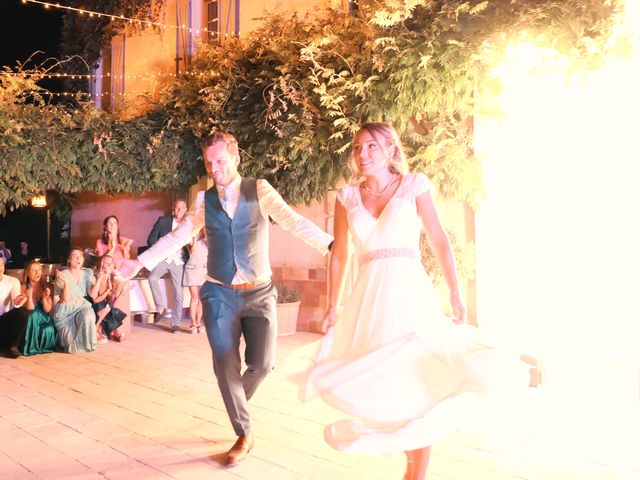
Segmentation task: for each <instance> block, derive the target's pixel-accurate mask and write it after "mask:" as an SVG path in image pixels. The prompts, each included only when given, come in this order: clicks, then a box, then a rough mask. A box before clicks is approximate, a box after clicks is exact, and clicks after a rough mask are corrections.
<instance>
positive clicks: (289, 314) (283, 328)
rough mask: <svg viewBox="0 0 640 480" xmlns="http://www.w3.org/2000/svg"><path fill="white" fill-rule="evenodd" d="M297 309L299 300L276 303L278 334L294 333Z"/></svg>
mask: <svg viewBox="0 0 640 480" xmlns="http://www.w3.org/2000/svg"><path fill="white" fill-rule="evenodd" d="M299 311H300V302H299V301H298V302H291V303H278V304H276V315H277V316H278V336H284V335H293V334H295V333H296V326H297V325H298V312H299Z"/></svg>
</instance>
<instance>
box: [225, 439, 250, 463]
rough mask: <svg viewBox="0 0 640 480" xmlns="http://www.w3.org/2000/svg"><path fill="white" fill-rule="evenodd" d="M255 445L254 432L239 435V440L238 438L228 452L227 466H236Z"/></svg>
mask: <svg viewBox="0 0 640 480" xmlns="http://www.w3.org/2000/svg"><path fill="white" fill-rule="evenodd" d="M253 445H254V443H253V434H251V433H250V434H248V435H242V436H241V437H238V440H236V443H234V444H233V447H231V450H229V453H228V454H227V464H226V465H227V467H234V466H236V465H237V464H238V463H240V462H241V461H242V460H244V457H246V456H247V454H248V453H249V452H250V451H251V449H252V448H253Z"/></svg>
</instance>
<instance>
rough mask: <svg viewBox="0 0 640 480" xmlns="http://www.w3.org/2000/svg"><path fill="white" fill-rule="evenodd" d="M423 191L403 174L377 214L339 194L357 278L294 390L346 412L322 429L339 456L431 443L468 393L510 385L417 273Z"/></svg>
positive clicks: (493, 355)
mask: <svg viewBox="0 0 640 480" xmlns="http://www.w3.org/2000/svg"><path fill="white" fill-rule="evenodd" d="M431 189H432V185H431V183H430V182H429V180H428V179H427V177H426V176H424V175H423V174H411V175H405V176H404V177H402V180H401V183H400V186H399V187H398V189H397V191H396V192H395V193H394V195H393V197H392V198H391V200H390V201H389V202H388V204H387V205H386V207H385V209H384V210H383V211H382V213H381V214H380V216H379V217H378V218H375V217H373V216H372V215H371V214H370V213H369V212H368V211H367V210H366V209H365V208H364V206H363V204H362V200H361V197H360V190H359V187H358V185H348V186H346V187H343V188H342V189H341V190H340V192H339V194H338V201H340V202H341V203H342V205H343V206H344V207H345V209H346V211H347V219H348V224H349V231H350V232H351V237H352V242H353V245H354V246H355V255H357V258H358V260H359V268H358V276H357V280H356V282H355V285H354V287H353V289H352V291H351V293H350V295H349V298H348V301H347V303H346V306H345V308H344V309H343V311H341V312H340V314H339V316H338V321H337V323H336V325H335V327H333V328H332V329H331V330H330V331H329V333H328V334H327V335H326V336H325V337H324V338H323V339H322V340H321V342H320V345H319V348H318V352H317V356H316V358H315V362H314V365H313V367H312V368H311V370H310V371H308V372H307V375H306V381H305V382H304V383H303V385H302V388H301V396H302V397H303V399H307V398H309V397H311V396H313V395H316V394H317V395H320V397H321V398H322V399H323V400H324V401H326V402H327V403H328V404H329V405H331V406H332V407H334V408H335V409H338V410H340V411H342V412H344V413H346V414H348V415H349V418H348V419H345V420H341V421H339V422H337V423H335V424H332V425H329V426H327V427H326V429H325V439H326V441H327V442H328V443H329V444H330V445H332V446H333V447H334V448H336V449H338V450H344V451H351V452H359V453H367V454H386V453H397V452H400V451H404V450H412V449H416V448H422V447H424V446H427V445H431V444H432V443H433V442H434V441H436V440H437V439H439V438H441V437H442V436H443V435H445V434H446V433H448V432H449V431H450V430H451V429H452V428H454V427H455V426H456V425H457V423H458V421H459V420H460V418H461V415H464V414H467V413H469V409H470V405H471V404H470V403H469V400H470V399H471V398H472V397H476V396H477V394H479V393H487V392H489V391H491V390H494V387H497V386H498V384H500V383H503V382H504V381H510V380H508V379H507V377H505V376H504V375H503V374H502V373H501V365H500V364H501V362H502V360H497V359H498V355H497V351H496V350H495V349H494V348H493V347H492V346H491V345H490V344H489V343H487V342H485V341H483V340H482V339H481V337H482V336H481V335H480V332H479V330H478V329H477V328H475V327H472V326H469V325H455V324H454V323H453V322H452V321H451V319H448V318H445V316H444V315H443V313H442V310H441V306H440V304H439V300H438V298H437V297H436V293H435V291H434V289H433V286H432V283H431V280H430V279H429V277H428V276H427V274H426V272H425V271H424V268H423V266H422V263H421V261H420V254H419V238H420V231H421V228H422V223H421V219H420V217H419V216H418V213H417V209H416V202H415V199H416V196H417V195H420V194H421V193H424V192H426V191H428V190H431ZM511 378H513V377H511ZM520 380H521V381H520V383H525V380H527V379H525V378H520ZM471 407H472V405H471ZM471 411H473V410H472V409H471Z"/></svg>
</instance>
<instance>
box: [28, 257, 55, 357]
mask: <svg viewBox="0 0 640 480" xmlns="http://www.w3.org/2000/svg"><path fill="white" fill-rule="evenodd" d="M22 292H23V295H24V296H25V298H26V299H27V301H26V303H25V304H24V307H23V308H24V309H26V310H27V311H28V312H29V318H28V320H27V327H26V329H25V332H24V346H23V347H22V353H23V354H24V355H25V356H28V355H37V354H38V353H50V352H53V351H54V350H55V346H56V329H55V327H54V326H53V321H52V320H51V317H50V316H49V313H50V312H51V309H52V308H53V295H52V294H51V285H49V284H47V283H46V282H45V281H44V278H43V277H42V265H41V264H40V262H39V261H37V260H33V261H31V262H29V263H28V264H27V265H26V267H25V269H24V274H23V278H22Z"/></svg>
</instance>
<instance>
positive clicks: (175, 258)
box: [165, 217, 184, 265]
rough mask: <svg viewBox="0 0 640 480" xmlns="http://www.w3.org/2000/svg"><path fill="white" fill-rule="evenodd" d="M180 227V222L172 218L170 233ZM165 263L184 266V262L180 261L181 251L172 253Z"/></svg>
mask: <svg viewBox="0 0 640 480" xmlns="http://www.w3.org/2000/svg"><path fill="white" fill-rule="evenodd" d="M179 226H180V222H179V221H177V220H176V218H175V217H173V220H172V221H171V231H172V232H173V231H174V230H175V229H176V228H178V227H179ZM165 261H166V262H167V263H175V264H176V265H184V260H183V259H182V249H180V250H178V251H177V252H173V253H172V254H171V255H170V256H169V257H168V258H167V259H166V260H165Z"/></svg>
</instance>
